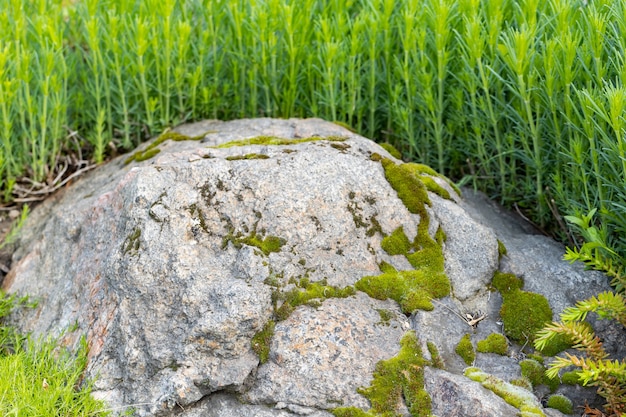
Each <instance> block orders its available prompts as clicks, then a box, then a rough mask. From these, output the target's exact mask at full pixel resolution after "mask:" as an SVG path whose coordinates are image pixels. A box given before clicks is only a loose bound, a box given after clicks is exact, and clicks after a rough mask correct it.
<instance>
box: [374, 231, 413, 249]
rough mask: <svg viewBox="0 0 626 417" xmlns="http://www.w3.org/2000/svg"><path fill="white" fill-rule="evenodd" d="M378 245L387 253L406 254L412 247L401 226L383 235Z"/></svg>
mask: <svg viewBox="0 0 626 417" xmlns="http://www.w3.org/2000/svg"><path fill="white" fill-rule="evenodd" d="M380 246H381V248H382V249H383V250H384V251H385V252H387V253H388V254H389V255H407V254H408V253H409V251H410V250H411V249H412V248H413V245H412V244H411V241H410V240H409V238H408V237H406V234H405V233H404V228H403V227H402V226H400V227H398V228H397V229H396V230H394V231H393V232H392V233H391V234H390V235H389V236H385V237H384V238H383V241H382V243H381V245H380Z"/></svg>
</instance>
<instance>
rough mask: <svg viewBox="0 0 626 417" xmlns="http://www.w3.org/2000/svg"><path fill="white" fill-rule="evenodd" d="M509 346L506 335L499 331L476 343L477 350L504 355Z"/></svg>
mask: <svg viewBox="0 0 626 417" xmlns="http://www.w3.org/2000/svg"><path fill="white" fill-rule="evenodd" d="M508 347H509V346H508V342H507V341H506V337H504V336H503V335H501V334H499V333H491V334H490V335H489V336H487V337H486V338H485V339H484V340H480V341H479V342H478V343H477V344H476V350H478V351H479V352H481V353H496V354H498V355H502V356H505V355H506V353H507V350H508Z"/></svg>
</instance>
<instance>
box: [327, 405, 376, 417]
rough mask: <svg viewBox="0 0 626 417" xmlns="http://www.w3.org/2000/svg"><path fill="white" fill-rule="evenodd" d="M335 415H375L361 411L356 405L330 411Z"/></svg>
mask: <svg viewBox="0 0 626 417" xmlns="http://www.w3.org/2000/svg"><path fill="white" fill-rule="evenodd" d="M331 413H332V414H333V415H334V416H335V417H377V416H376V415H375V414H371V413H368V412H367V411H363V410H361V409H360V408H356V407H341V408H335V409H334V410H332V411H331Z"/></svg>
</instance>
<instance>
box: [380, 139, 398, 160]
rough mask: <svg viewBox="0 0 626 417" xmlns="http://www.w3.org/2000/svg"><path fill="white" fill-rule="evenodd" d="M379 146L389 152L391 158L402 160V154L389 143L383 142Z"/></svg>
mask: <svg viewBox="0 0 626 417" xmlns="http://www.w3.org/2000/svg"><path fill="white" fill-rule="evenodd" d="M379 145H380V147H381V148H383V149H384V150H386V151H387V152H389V155H391V156H393V157H394V158H396V159H400V160H402V153H401V152H400V151H399V150H398V149H396V147H395V146H393V145H392V144H391V143H389V142H383V143H379Z"/></svg>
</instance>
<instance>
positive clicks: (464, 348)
mask: <svg viewBox="0 0 626 417" xmlns="http://www.w3.org/2000/svg"><path fill="white" fill-rule="evenodd" d="M454 351H455V352H456V354H457V355H459V356H460V357H461V358H462V359H463V362H465V363H466V364H467V365H472V364H473V363H474V360H476V352H475V351H474V346H473V345H472V340H471V338H470V335H469V333H466V334H465V335H464V336H463V337H462V338H461V340H460V341H459V343H458V344H457V345H456V348H454Z"/></svg>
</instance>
